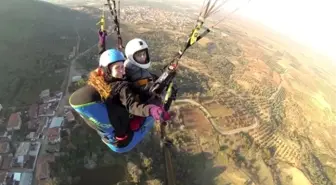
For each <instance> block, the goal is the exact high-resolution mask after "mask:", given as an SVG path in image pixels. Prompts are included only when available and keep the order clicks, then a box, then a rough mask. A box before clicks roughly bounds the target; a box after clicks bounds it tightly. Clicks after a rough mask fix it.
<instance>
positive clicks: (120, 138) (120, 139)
mask: <svg viewBox="0 0 336 185" xmlns="http://www.w3.org/2000/svg"><path fill="white" fill-rule="evenodd" d="M127 137H128V136H127V135H125V136H124V137H117V136H116V137H115V138H116V139H117V140H118V141H122V140H124V139H126V138H127Z"/></svg>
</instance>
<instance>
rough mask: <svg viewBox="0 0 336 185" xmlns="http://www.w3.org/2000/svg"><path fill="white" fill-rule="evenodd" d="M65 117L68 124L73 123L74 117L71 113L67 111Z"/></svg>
mask: <svg viewBox="0 0 336 185" xmlns="http://www.w3.org/2000/svg"><path fill="white" fill-rule="evenodd" d="M65 117H66V119H67V121H68V122H71V121H74V120H75V117H74V115H73V114H72V112H71V111H68V112H67V113H66V115H65Z"/></svg>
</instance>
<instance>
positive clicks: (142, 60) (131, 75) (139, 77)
mask: <svg viewBox="0 0 336 185" xmlns="http://www.w3.org/2000/svg"><path fill="white" fill-rule="evenodd" d="M125 55H126V61H125V68H126V79H127V81H129V82H132V85H133V87H134V88H135V89H137V90H140V91H145V92H147V94H146V93H143V95H144V96H140V97H139V98H140V101H141V102H146V101H147V100H148V99H149V98H150V97H151V94H150V93H149V92H148V91H149V88H150V86H151V84H152V82H154V81H155V80H156V79H157V78H158V77H157V76H156V75H154V74H153V73H150V72H149V71H148V69H149V67H150V66H151V61H150V57H149V53H148V45H147V43H146V42H145V41H144V40H142V39H139V38H135V39H132V40H130V41H129V42H128V43H127V44H126V47H125ZM157 100H158V99H157Z"/></svg>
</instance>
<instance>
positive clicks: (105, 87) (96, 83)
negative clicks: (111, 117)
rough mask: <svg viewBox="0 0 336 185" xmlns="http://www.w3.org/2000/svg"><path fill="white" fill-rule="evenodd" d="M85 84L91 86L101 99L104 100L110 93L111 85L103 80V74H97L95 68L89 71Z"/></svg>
mask: <svg viewBox="0 0 336 185" xmlns="http://www.w3.org/2000/svg"><path fill="white" fill-rule="evenodd" d="M87 84H88V85H91V86H93V87H94V88H95V89H96V90H97V91H98V93H99V94H100V97H101V98H102V99H103V100H106V99H107V98H108V97H109V96H110V94H111V91H112V87H111V85H110V84H108V83H106V82H105V80H104V76H103V75H99V74H98V72H97V70H94V71H91V72H90V75H89V79H88V82H87Z"/></svg>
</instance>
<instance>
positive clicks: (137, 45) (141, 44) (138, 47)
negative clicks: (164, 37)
mask: <svg viewBox="0 0 336 185" xmlns="http://www.w3.org/2000/svg"><path fill="white" fill-rule="evenodd" d="M141 52H144V53H145V54H146V60H145V61H142V62H140V61H139V60H138V59H137V57H136V56H135V55H136V54H141ZM125 55H126V57H127V59H128V60H129V62H130V63H132V64H134V65H136V66H138V67H140V68H142V69H148V68H149V67H150V65H151V61H150V59H149V54H148V45H147V43H146V42H145V41H144V40H142V39H139V38H135V39H132V40H130V41H129V42H128V43H127V44H126V47H125Z"/></svg>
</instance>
